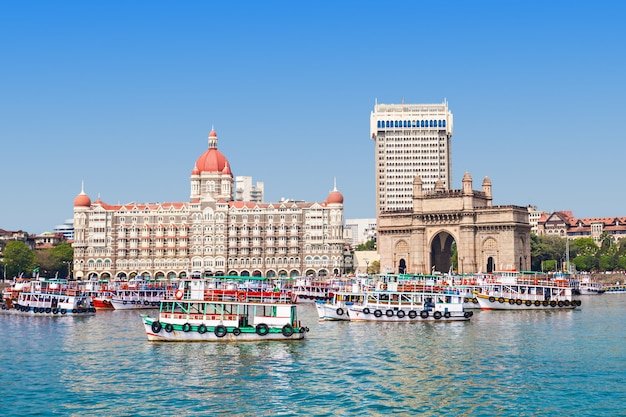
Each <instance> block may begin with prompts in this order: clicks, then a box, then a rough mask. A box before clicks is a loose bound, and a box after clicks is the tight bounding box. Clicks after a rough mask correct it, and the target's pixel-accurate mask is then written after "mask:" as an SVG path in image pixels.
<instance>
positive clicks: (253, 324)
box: [141, 277, 309, 342]
mask: <svg viewBox="0 0 626 417" xmlns="http://www.w3.org/2000/svg"><path fill="white" fill-rule="evenodd" d="M141 319H142V322H143V325H144V328H145V332H146V335H147V336H148V340H150V341H168V342H188V341H189V342H221V341H259V340H300V339H304V337H305V334H306V333H307V332H308V331H309V329H308V327H306V326H303V325H302V323H301V322H300V321H299V320H298V316H297V305H296V303H295V298H294V295H293V294H292V292H291V291H290V290H288V289H284V288H281V286H280V282H272V281H271V280H269V279H261V278H254V279H253V278H251V277H214V278H204V279H196V278H190V279H181V280H180V282H179V286H178V288H177V289H176V291H175V293H174V296H173V297H171V298H167V299H165V300H161V302H160V307H159V314H158V315H156V316H154V317H151V316H148V315H147V314H141Z"/></svg>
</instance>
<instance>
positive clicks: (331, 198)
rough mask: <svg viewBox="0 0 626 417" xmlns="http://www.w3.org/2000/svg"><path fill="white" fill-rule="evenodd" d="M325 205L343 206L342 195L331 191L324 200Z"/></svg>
mask: <svg viewBox="0 0 626 417" xmlns="http://www.w3.org/2000/svg"><path fill="white" fill-rule="evenodd" d="M326 203H327V204H343V195H342V194H341V193H340V192H339V191H337V190H333V191H331V192H330V194H328V198H327V199H326Z"/></svg>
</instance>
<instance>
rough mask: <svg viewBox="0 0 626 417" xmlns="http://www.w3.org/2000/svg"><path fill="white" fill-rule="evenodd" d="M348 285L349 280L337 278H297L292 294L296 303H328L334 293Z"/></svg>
mask: <svg viewBox="0 0 626 417" xmlns="http://www.w3.org/2000/svg"><path fill="white" fill-rule="evenodd" d="M347 283H350V280H349V279H337V278H315V277H306V278H298V279H297V280H296V281H295V282H294V284H293V294H294V295H295V297H296V301H297V302H298V303H307V302H308V303H314V302H316V301H328V300H330V299H332V298H333V294H334V292H335V291H339V289H340V288H341V287H342V286H344V285H346V284H347Z"/></svg>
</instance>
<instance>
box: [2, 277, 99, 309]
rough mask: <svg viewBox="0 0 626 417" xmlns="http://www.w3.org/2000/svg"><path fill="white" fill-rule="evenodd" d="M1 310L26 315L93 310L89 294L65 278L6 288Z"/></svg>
mask: <svg viewBox="0 0 626 417" xmlns="http://www.w3.org/2000/svg"><path fill="white" fill-rule="evenodd" d="M0 312H1V313H5V314H15V315H25V316H84V315H91V314H94V313H95V312H96V309H95V307H94V306H93V303H92V302H91V297H89V296H88V295H86V294H84V293H83V292H82V291H80V289H79V288H77V287H76V286H75V285H74V284H69V283H68V282H67V281H64V280H56V279H55V280H46V279H41V280H40V279H38V280H33V281H30V282H28V283H27V284H24V283H21V284H20V285H13V286H12V287H11V289H10V290H9V291H5V294H4V297H3V303H2V307H1V309H0Z"/></svg>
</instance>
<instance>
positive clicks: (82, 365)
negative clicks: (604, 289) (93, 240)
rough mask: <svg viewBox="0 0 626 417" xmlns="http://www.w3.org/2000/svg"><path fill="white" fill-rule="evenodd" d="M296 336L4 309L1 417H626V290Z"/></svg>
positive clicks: (329, 325)
mask: <svg viewBox="0 0 626 417" xmlns="http://www.w3.org/2000/svg"><path fill="white" fill-rule="evenodd" d="M581 300H582V306H581V307H580V308H579V309H576V310H573V311H571V310H567V311H559V310H556V309H555V310H554V311H550V310H548V311H519V312H516V311H476V313H475V314H474V316H473V317H472V319H471V320H470V321H469V322H462V323H458V322H457V323H444V322H436V323H432V322H428V323H350V322H328V321H326V322H319V321H318V319H317V314H316V312H315V307H314V306H313V305H312V304H308V305H306V304H303V305H301V306H300V307H299V314H300V319H301V321H302V322H303V323H305V324H306V325H307V326H308V327H309V329H310V332H309V333H308V334H307V338H306V339H305V340H303V341H285V342H243V343H161V342H149V341H148V340H147V338H146V335H145V333H144V330H143V325H142V323H141V319H140V318H139V314H138V313H137V312H133V311H98V313H97V314H96V315H94V316H90V317H19V316H10V315H0V329H1V333H0V361H1V362H0V363H1V364H2V368H1V369H2V375H1V380H2V387H1V396H0V415H1V416H48V415H50V416H148V415H150V416H153V415H156V416H217V415H233V416H295V415H305V416H416V415H424V416H461V415H464V416H504V415H516V416H547V415H581V416H582V415H584V416H618V415H626V411H625V410H626V320H625V319H626V294H603V295H593V296H583V297H581Z"/></svg>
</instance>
